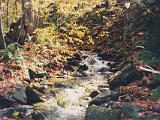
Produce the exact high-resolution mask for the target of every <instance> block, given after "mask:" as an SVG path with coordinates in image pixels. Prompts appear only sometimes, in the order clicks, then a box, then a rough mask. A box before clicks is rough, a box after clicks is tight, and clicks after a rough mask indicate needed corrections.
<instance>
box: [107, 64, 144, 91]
mask: <svg viewBox="0 0 160 120" xmlns="http://www.w3.org/2000/svg"><path fill="white" fill-rule="evenodd" d="M143 76H144V75H143V73H142V72H139V71H137V70H136V67H134V66H133V65H131V64H128V65H126V66H125V67H124V68H123V69H122V70H121V71H120V72H117V73H116V75H115V76H114V77H112V78H111V79H110V81H109V85H110V88H111V89H115V88H118V87H119V86H122V85H128V84H129V83H131V82H134V81H135V80H138V79H142V78H143Z"/></svg>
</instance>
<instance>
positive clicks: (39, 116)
mask: <svg viewBox="0 0 160 120" xmlns="http://www.w3.org/2000/svg"><path fill="white" fill-rule="evenodd" d="M32 120H46V118H45V117H44V115H43V113H41V112H38V111H34V112H33V113H32Z"/></svg>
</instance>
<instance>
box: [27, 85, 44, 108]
mask: <svg viewBox="0 0 160 120" xmlns="http://www.w3.org/2000/svg"><path fill="white" fill-rule="evenodd" d="M25 93H26V96H27V104H30V105H32V104H34V103H37V102H42V100H41V98H40V96H41V93H39V92H38V91H36V90H34V89H33V88H31V87H29V86H27V87H26V91H25Z"/></svg>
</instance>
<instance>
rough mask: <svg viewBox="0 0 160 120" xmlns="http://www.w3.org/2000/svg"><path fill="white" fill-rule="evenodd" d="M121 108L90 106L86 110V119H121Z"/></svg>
mask: <svg viewBox="0 0 160 120" xmlns="http://www.w3.org/2000/svg"><path fill="white" fill-rule="evenodd" d="M120 119H121V110H120V109H109V108H104V107H97V106H89V107H88V108H87V111H86V115H85V120H120Z"/></svg>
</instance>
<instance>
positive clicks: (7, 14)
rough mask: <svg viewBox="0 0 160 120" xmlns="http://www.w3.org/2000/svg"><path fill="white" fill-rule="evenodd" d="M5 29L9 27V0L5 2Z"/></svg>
mask: <svg viewBox="0 0 160 120" xmlns="http://www.w3.org/2000/svg"><path fill="white" fill-rule="evenodd" d="M6 24H7V28H8V27H9V0H7V23H6Z"/></svg>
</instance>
